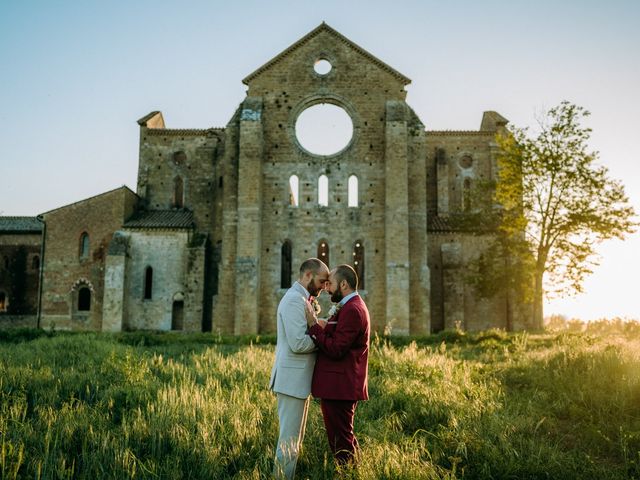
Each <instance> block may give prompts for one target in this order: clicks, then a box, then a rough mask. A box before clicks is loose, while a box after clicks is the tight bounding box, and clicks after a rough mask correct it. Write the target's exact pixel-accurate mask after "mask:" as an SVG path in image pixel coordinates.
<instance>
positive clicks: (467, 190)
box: [462, 178, 471, 212]
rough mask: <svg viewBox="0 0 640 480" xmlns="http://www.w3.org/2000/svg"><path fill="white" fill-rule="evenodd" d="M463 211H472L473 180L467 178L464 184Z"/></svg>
mask: <svg viewBox="0 0 640 480" xmlns="http://www.w3.org/2000/svg"><path fill="white" fill-rule="evenodd" d="M462 210H463V211H465V212H468V211H469V210H471V179H470V178H465V179H464V182H463V183H462Z"/></svg>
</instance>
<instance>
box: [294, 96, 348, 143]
mask: <svg viewBox="0 0 640 480" xmlns="http://www.w3.org/2000/svg"><path fill="white" fill-rule="evenodd" d="M352 137H353V122H352V121H351V117H350V116H349V114H348V113H347V112H346V111H345V110H344V109H343V108H342V107H338V106H337V105H333V104H330V103H322V104H317V105H313V106H311V107H309V108H307V109H306V110H304V111H303V112H302V113H301V114H300V115H299V116H298V118H297V120H296V138H297V139H298V142H300V145H301V146H302V148H304V149H305V150H307V151H308V152H310V153H313V154H315V155H333V154H336V153H338V152H340V151H341V150H343V149H344V148H345V147H346V146H347V145H349V142H350V141H351V138H352Z"/></svg>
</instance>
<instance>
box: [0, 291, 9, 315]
mask: <svg viewBox="0 0 640 480" xmlns="http://www.w3.org/2000/svg"><path fill="white" fill-rule="evenodd" d="M8 303H9V302H8V301H7V294H6V293H4V292H0V312H6V311H7V304H8Z"/></svg>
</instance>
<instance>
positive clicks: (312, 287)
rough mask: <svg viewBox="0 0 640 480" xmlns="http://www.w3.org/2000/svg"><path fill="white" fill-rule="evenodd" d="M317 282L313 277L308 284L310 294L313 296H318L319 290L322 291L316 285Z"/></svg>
mask: <svg viewBox="0 0 640 480" xmlns="http://www.w3.org/2000/svg"><path fill="white" fill-rule="evenodd" d="M315 283H316V282H315V278H312V279H311V281H310V282H309V283H308V284H307V292H309V295H311V296H313V297H317V296H318V292H319V291H320V289H319V288H317V287H316V285H315Z"/></svg>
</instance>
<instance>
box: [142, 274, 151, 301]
mask: <svg viewBox="0 0 640 480" xmlns="http://www.w3.org/2000/svg"><path fill="white" fill-rule="evenodd" d="M152 292H153V268H151V267H147V268H146V269H145V271H144V299H145V300H151V294H152Z"/></svg>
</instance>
